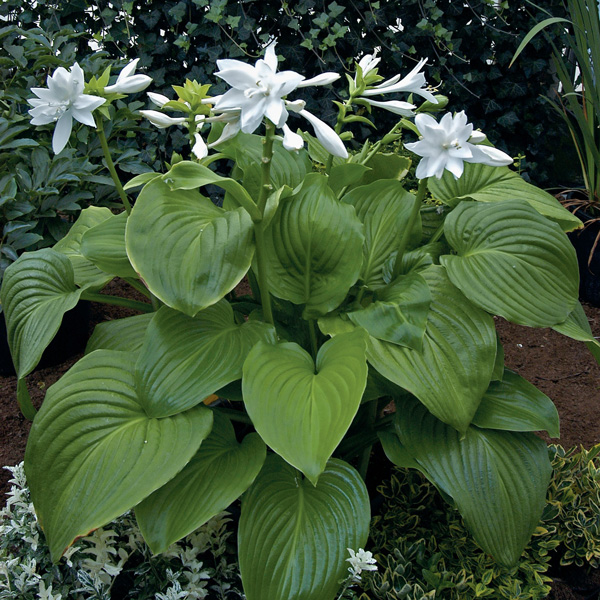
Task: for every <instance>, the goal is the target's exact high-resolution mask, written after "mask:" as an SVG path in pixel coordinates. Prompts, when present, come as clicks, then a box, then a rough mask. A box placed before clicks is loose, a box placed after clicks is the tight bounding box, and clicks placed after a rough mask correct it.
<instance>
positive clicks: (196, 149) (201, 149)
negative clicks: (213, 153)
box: [192, 133, 208, 158]
mask: <svg viewBox="0 0 600 600" xmlns="http://www.w3.org/2000/svg"><path fill="white" fill-rule="evenodd" d="M194 139H195V140H196V143H195V144H194V145H193V146H192V154H193V155H194V156H195V157H196V158H204V157H206V156H208V146H207V145H206V142H205V141H204V140H203V139H202V136H201V135H200V134H199V133H196V134H194Z"/></svg>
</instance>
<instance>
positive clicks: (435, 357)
mask: <svg viewBox="0 0 600 600" xmlns="http://www.w3.org/2000/svg"><path fill="white" fill-rule="evenodd" d="M421 275H422V276H423V277H424V278H425V280H426V281H427V284H428V286H429V289H430V291H431V297H432V301H431V306H430V309H429V313H428V315H427V322H426V326H425V335H424V336H423V348H422V350H421V351H417V350H414V349H411V348H406V347H403V346H398V345H397V344H392V343H390V342H384V341H381V340H378V339H375V338H373V337H371V338H370V340H369V345H368V348H367V356H368V359H369V363H370V364H371V365H372V366H373V367H375V369H377V371H379V373H381V374H382V375H383V376H384V377H386V378H387V379H389V380H390V381H392V382H393V383H395V384H396V385H399V386H400V387H402V388H404V389H405V390H407V391H409V392H410V393H411V394H413V395H414V396H416V397H417V398H418V399H419V400H420V401H421V402H422V403H423V404H424V405H425V406H426V407H427V408H428V409H429V410H430V411H431V412H432V413H433V414H434V415H435V416H436V417H438V419H441V420H442V421H444V422H445V423H448V424H449V425H451V426H452V427H454V428H456V429H457V430H458V431H465V430H466V428H467V426H468V425H469V423H470V422H471V419H472V418H473V415H474V414H475V412H476V411H477V407H478V406H479V403H480V401H481V398H482V396H483V394H484V393H485V391H486V390H487V388H488V385H489V383H490V380H491V377H492V374H493V372H494V365H495V359H496V345H497V342H496V332H495V329H494V321H493V319H492V317H490V316H489V315H488V314H487V313H486V312H484V311H483V310H481V309H480V308H477V307H476V306H474V305H472V304H471V303H470V302H469V301H468V300H467V299H466V298H465V297H464V295H463V294H462V293H461V291H460V290H459V289H457V288H456V287H454V286H453V285H452V284H451V283H450V281H449V280H448V277H447V275H446V272H445V269H443V268H442V267H439V266H435V267H429V268H428V269H425V270H424V271H422V272H421ZM319 325H321V321H319ZM323 325H324V326H325V325H327V324H326V323H323ZM340 326H341V325H338V327H340ZM329 327H334V328H335V324H334V323H330V324H329Z"/></svg>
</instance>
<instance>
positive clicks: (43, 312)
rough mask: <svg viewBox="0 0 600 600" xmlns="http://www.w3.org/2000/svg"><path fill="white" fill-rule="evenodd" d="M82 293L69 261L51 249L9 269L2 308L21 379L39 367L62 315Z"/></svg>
mask: <svg viewBox="0 0 600 600" xmlns="http://www.w3.org/2000/svg"><path fill="white" fill-rule="evenodd" d="M81 292H82V290H81V289H78V288H77V287H76V286H75V280H74V274H73V266H72V265H71V262H70V261H69V259H68V258H67V257H66V256H65V255H64V254H60V253H59V252H56V251H54V250H51V249H49V248H46V249H44V250H37V251H36V252H26V253H25V254H23V255H22V256H21V257H20V258H19V260H17V261H16V262H14V263H13V264H12V265H10V266H9V267H8V268H7V269H6V271H5V273H4V281H3V283H2V294H1V297H2V308H3V310H4V316H5V318H6V328H7V337H8V344H9V346H10V352H11V354H12V358H13V362H14V364H15V369H16V371H17V375H18V377H19V378H22V377H25V375H27V374H28V373H31V371H32V370H33V369H34V368H35V366H36V365H37V364H38V362H39V360H40V358H41V356H42V354H43V352H44V350H45V349H46V347H47V346H48V344H49V343H50V342H51V341H52V338H53V337H54V336H55V335H56V332H57V331H58V328H59V327H60V324H61V321H62V318H63V315H64V314H65V313H66V312H67V311H68V310H70V309H72V308H73V307H74V306H75V305H76V304H77V302H78V301H79V297H80V296H81Z"/></svg>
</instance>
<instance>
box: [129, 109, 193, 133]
mask: <svg viewBox="0 0 600 600" xmlns="http://www.w3.org/2000/svg"><path fill="white" fill-rule="evenodd" d="M140 114H141V115H142V116H143V117H146V119H148V121H150V123H152V125H155V126H156V127H158V128H159V129H164V128H165V127H170V126H171V125H181V124H182V123H185V122H186V120H187V119H186V118H185V117H169V116H168V115H165V114H164V113H161V112H158V111H157V110H140Z"/></svg>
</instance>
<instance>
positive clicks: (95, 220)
mask: <svg viewBox="0 0 600 600" xmlns="http://www.w3.org/2000/svg"><path fill="white" fill-rule="evenodd" d="M112 216H113V214H112V212H110V210H109V209H108V208H105V207H98V206H90V207H88V208H84V209H83V210H82V211H81V213H80V215H79V218H78V219H77V221H75V223H73V226H72V227H71V229H69V231H68V233H67V235H65V237H64V238H62V239H61V240H60V241H58V242H56V244H54V250H56V251H57V252H60V253H61V254H64V255H65V256H68V257H69V260H70V261H71V263H72V265H73V270H74V271H75V283H76V284H77V285H78V286H80V287H95V288H101V287H103V286H104V285H105V284H106V283H107V282H109V281H110V280H111V279H112V276H109V275H107V274H106V273H105V272H104V271H101V270H100V269H99V268H98V267H97V266H96V265H94V263H92V262H90V261H89V260H88V259H87V258H86V257H85V256H83V254H82V252H81V240H82V238H83V234H84V233H86V232H87V231H88V230H89V229H91V228H92V227H95V226H96V225H99V224H100V223H103V222H104V221H106V220H107V219H110V218H111V217H112Z"/></svg>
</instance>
